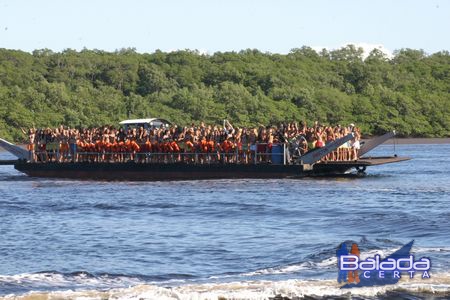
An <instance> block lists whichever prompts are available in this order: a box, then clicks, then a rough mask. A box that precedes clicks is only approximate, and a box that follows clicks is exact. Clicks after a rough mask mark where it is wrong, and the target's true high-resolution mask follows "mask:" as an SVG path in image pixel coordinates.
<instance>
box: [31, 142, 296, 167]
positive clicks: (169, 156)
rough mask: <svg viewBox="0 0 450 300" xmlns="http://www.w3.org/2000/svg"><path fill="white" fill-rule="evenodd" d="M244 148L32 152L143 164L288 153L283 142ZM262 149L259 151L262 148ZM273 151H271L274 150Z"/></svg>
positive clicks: (46, 158)
mask: <svg viewBox="0 0 450 300" xmlns="http://www.w3.org/2000/svg"><path fill="white" fill-rule="evenodd" d="M251 148H252V150H250V148H249V149H248V151H242V150H239V149H235V150H233V151H230V152H223V151H209V152H201V151H192V152H191V151H187V152H140V151H137V152H106V151H102V152H97V151H94V152H87V151H76V153H71V152H66V155H63V154H62V153H61V152H60V151H59V150H53V151H34V155H35V157H36V159H35V160H34V161H33V162H35V163H45V162H74V161H77V162H130V161H134V162H143V163H161V162H162V163H168V162H170V163H175V162H185V163H200V164H205V163H209V164H211V163H241V164H242V163H245V164H269V163H270V164H287V163H288V160H289V154H288V153H287V147H286V145H285V144H272V145H271V146H270V147H269V144H268V143H257V144H254V147H251ZM262 150H263V151H262ZM274 150H275V151H274Z"/></svg>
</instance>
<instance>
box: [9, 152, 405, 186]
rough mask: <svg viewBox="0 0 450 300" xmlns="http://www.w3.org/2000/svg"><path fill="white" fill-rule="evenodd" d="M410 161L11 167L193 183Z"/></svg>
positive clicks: (51, 174)
mask: <svg viewBox="0 0 450 300" xmlns="http://www.w3.org/2000/svg"><path fill="white" fill-rule="evenodd" d="M407 159H409V158H404V157H378V158H362V159H359V160H357V161H345V162H328V163H317V164H315V165H313V166H312V169H311V170H308V169H306V168H304V166H302V165H275V164H219V163H215V164H186V163H167V164H161V163H135V162H129V163H88V162H79V163H25V162H19V163H16V164H15V165H14V167H15V168H16V169H17V170H18V171H20V172H23V173H25V174H27V175H29V176H33V177H47V178H71V179H95V180H130V181H152V180H193V179H225V178H299V177H305V176H321V175H325V176H326V175H341V174H345V173H346V172H348V171H350V170H352V169H355V170H357V169H362V168H365V167H367V166H373V165H379V164H386V163H394V162H399V161H403V160H407Z"/></svg>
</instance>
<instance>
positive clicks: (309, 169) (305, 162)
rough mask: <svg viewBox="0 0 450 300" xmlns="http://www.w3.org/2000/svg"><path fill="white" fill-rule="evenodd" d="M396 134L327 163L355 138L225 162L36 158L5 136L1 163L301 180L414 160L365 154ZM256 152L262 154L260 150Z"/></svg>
mask: <svg viewBox="0 0 450 300" xmlns="http://www.w3.org/2000/svg"><path fill="white" fill-rule="evenodd" d="M394 135H395V132H389V133H387V134H385V135H383V136H380V137H377V138H374V139H372V140H369V141H367V142H365V143H364V144H363V145H362V147H361V149H360V151H359V155H360V158H358V159H357V160H352V161H323V160H322V158H323V157H325V156H326V155H327V154H329V153H331V152H332V151H334V150H335V149H337V148H338V147H339V146H341V145H343V144H344V143H346V142H347V141H349V140H351V139H352V138H353V134H352V133H350V134H348V135H347V136H344V137H342V138H340V139H337V140H335V141H333V142H332V143H329V144H327V145H326V146H325V147H322V148H319V149H315V150H313V151H310V152H308V153H306V154H305V155H303V156H300V157H298V158H296V159H290V158H289V151H287V147H286V145H284V144H281V145H282V147H280V148H282V151H280V153H276V154H272V155H279V158H278V159H272V162H271V163H258V162H256V161H257V160H255V162H254V163H247V164H242V163H223V162H220V161H215V162H210V163H207V162H203V163H195V162H189V163H187V162H169V163H161V162H157V163H156V162H146V163H142V162H136V161H129V162H45V163H44V162H32V161H31V160H30V153H29V151H27V150H25V149H23V148H21V147H19V146H17V145H14V144H12V143H10V142H8V141H6V140H4V139H1V138H0V146H1V147H3V148H4V149H5V150H7V151H8V152H10V153H11V154H13V155H14V156H16V157H17V160H8V161H0V164H3V165H14V168H15V169H16V170H18V171H20V172H22V173H25V174H27V175H29V176H33V177H46V178H70V179H91V180H130V181H153V180H197V179H225V178H301V177H307V176H336V175H343V174H348V173H349V172H352V171H354V173H355V174H359V175H361V174H365V170H366V168H367V167H370V166H376V165H382V164H388V163H397V162H401V161H405V160H409V159H410V158H408V157H398V156H396V155H395V156H386V157H370V156H364V155H365V154H366V153H368V152H369V151H371V150H372V149H374V148H375V147H377V146H378V145H380V144H382V143H383V142H385V141H386V140H388V139H390V138H392V137H393V136H394ZM255 154H256V155H257V153H255Z"/></svg>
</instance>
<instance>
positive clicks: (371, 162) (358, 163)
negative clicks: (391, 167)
mask: <svg viewBox="0 0 450 300" xmlns="http://www.w3.org/2000/svg"><path fill="white" fill-rule="evenodd" d="M410 159H411V158H409V157H400V156H377V157H372V156H366V157H360V158H359V159H357V160H351V161H328V162H327V161H325V162H320V163H318V165H329V166H332V165H336V166H342V165H345V166H348V167H368V166H376V165H384V164H391V163H396V162H401V161H405V160H410Z"/></svg>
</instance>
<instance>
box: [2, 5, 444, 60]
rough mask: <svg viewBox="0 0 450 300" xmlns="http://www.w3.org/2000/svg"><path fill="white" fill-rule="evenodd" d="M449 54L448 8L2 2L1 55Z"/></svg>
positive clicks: (429, 6)
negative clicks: (366, 47)
mask: <svg viewBox="0 0 450 300" xmlns="http://www.w3.org/2000/svg"><path fill="white" fill-rule="evenodd" d="M347 43H355V44H359V43H365V44H376V45H383V46H384V47H386V48H387V49H389V50H391V51H392V50H395V49H400V48H414V49H424V50H425V51H426V52H427V53H434V52H437V51H440V50H450V1H447V0H423V1H419V0H380V1H374V0H371V1H369V0H367V1H365V0H348V1H345V0H341V1H337V0H334V1H333V0H328V1H326V0H310V1H300V0H297V1H296V0H273V1H266V0H259V1H256V0H248V1H247V0H228V1H225V0H224V1H219V0H190V1H187V0H186V1H181V0H165V1H164V0H154V1H152V0H147V1H144V0H122V1H118V0H76V1H75V0H40V1H37V0H28V1H27V0H0V48H8V49H21V50H25V51H30V52H31V51H33V50H34V49H42V48H49V49H52V50H54V51H61V50H63V49H66V48H72V49H77V50H80V49H82V48H84V47H86V48H88V49H101V50H107V51H114V50H116V49H120V48H127V47H134V48H136V49H137V51H138V52H153V51H154V50H155V49H161V50H163V51H170V50H176V49H198V50H200V51H208V52H210V53H213V52H215V51H229V50H241V49H246V48H257V49H259V50H261V51H269V52H277V53H287V52H289V50H290V49H292V48H296V47H301V46H303V45H307V46H312V47H328V48H337V47H340V46H342V45H345V44H347Z"/></svg>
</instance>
